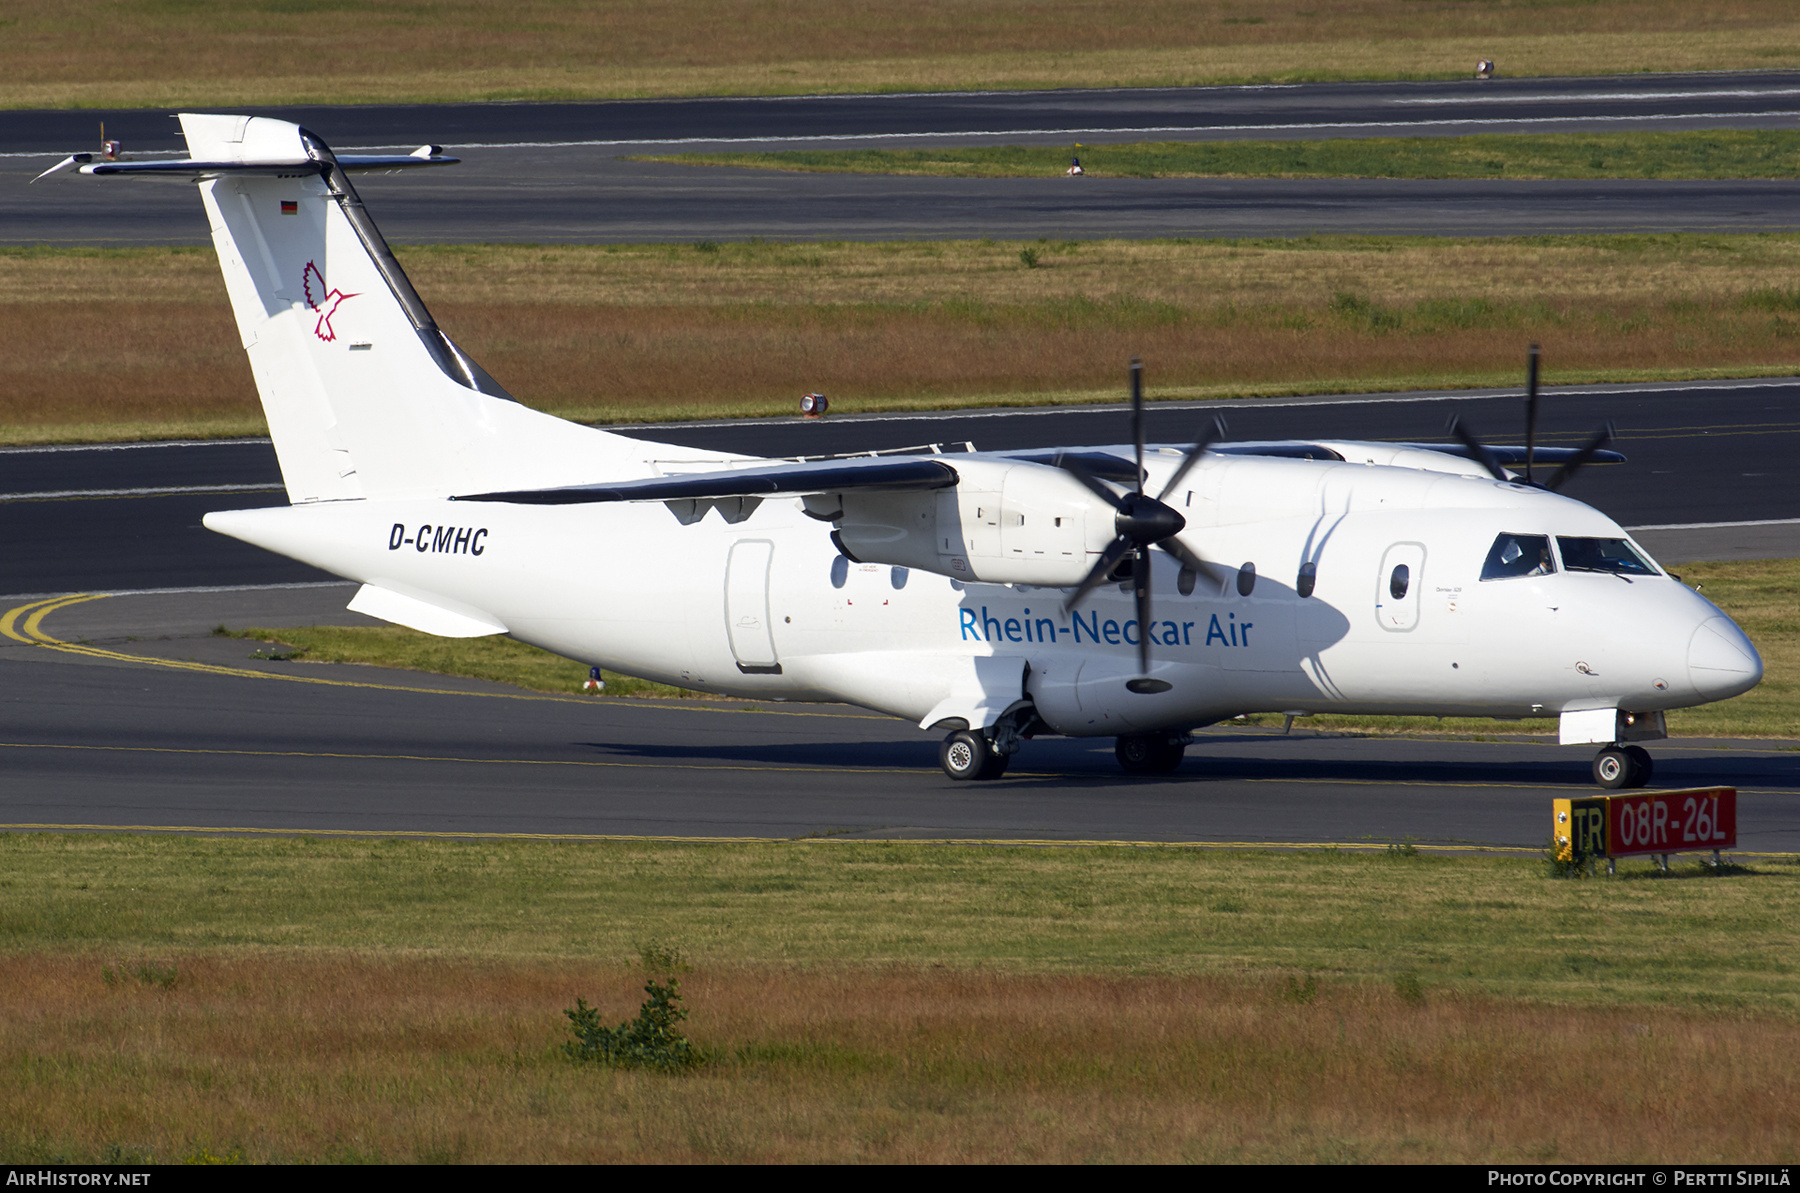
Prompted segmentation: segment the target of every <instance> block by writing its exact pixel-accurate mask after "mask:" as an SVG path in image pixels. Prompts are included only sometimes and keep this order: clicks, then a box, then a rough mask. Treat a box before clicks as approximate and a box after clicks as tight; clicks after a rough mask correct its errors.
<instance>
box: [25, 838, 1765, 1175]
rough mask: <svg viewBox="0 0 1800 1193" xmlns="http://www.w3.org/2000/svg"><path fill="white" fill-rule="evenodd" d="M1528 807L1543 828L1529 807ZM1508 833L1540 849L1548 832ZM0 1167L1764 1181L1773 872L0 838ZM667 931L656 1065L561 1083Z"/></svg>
mask: <svg viewBox="0 0 1800 1193" xmlns="http://www.w3.org/2000/svg"><path fill="white" fill-rule="evenodd" d="M1546 817H1548V809H1546ZM1547 824H1548V821H1547V820H1546V825H1547ZM0 854H3V855H4V863H5V864H4V869H3V871H0V989H4V990H5V991H6V1014H5V1015H4V1016H0V1159H3V1160H5V1161H8V1162H13V1163H40V1162H47V1161H65V1162H73V1163H91V1162H96V1161H109V1160H110V1161H114V1162H127V1163H135V1162H151V1161H163V1162H168V1161H179V1160H183V1159H190V1158H192V1159H207V1158H209V1157H214V1158H217V1157H222V1158H227V1159H231V1158H236V1159H241V1160H247V1161H262V1160H274V1161H307V1160H338V1161H354V1160H364V1161H368V1160H376V1161H407V1160H414V1161H427V1162H445V1161H456V1160H467V1161H494V1162H507V1161H592V1160H600V1161H607V1160H640V1161H672V1160H759V1161H818V1160H826V1161H830V1160H838V1161H844V1160H889V1161H908V1162H916V1161H943V1160H978V1161H981V1160H989V1161H991V1160H1036V1161H1073V1160H1240V1161H1252V1160H1254V1161H1265V1160H1266V1161H1327V1162H1341V1161H1351V1160H1361V1161H1379V1162H1395V1161H1423V1162H1455V1163H1469V1162H1475V1161H1498V1162H1514V1163H1531V1162H1551V1161H1556V1162H1571V1161H1575V1162H1614V1163H1644V1162H1669V1161H1684V1162H1690V1163H1691V1162H1703V1161H1704V1162H1730V1163H1747V1162H1748V1163H1756V1162H1762V1163H1777V1162H1792V1160H1793V1159H1794V1158H1795V1156H1796V1151H1797V1150H1800V1128H1797V1127H1796V1124H1797V1123H1800V1079H1796V1077H1795V1075H1794V1072H1793V1065H1792V1057H1793V1055H1794V1054H1795V1052H1796V1049H1797V1047H1800V1019H1797V1018H1796V1013H1797V1011H1800V1001H1797V996H1800V989H1797V987H1796V985H1795V962H1794V957H1795V949H1794V944H1795V939H1794V936H1795V930H1794V923H1795V910H1796V908H1795V904H1796V898H1797V897H1800V867H1796V866H1795V865H1794V864H1793V859H1791V858H1790V859H1785V860H1778V861H1773V862H1770V861H1764V862H1761V863H1759V864H1758V866H1757V867H1756V868H1755V869H1754V870H1752V871H1737V872H1734V873H1728V874H1726V875H1721V876H1711V875H1703V874H1702V873H1701V872H1700V871H1699V869H1698V868H1697V867H1695V866H1693V865H1692V864H1691V863H1688V864H1681V865H1678V867H1677V870H1676V872H1675V874H1673V875H1672V876H1670V877H1667V878H1659V877H1655V876H1654V875H1653V874H1652V872H1651V871H1650V869H1649V868H1648V866H1647V865H1646V864H1644V863H1642V862H1627V863H1625V864H1623V865H1622V866H1621V872H1620V877H1619V878H1617V879H1596V880H1584V881H1567V880H1557V879H1553V878H1550V877H1548V876H1547V874H1546V871H1545V869H1544V867H1543V865H1542V863H1534V862H1529V861H1523V860H1502V859H1493V858H1476V857H1467V858H1457V859H1454V860H1451V859H1445V858H1438V857H1429V856H1423V855H1420V856H1406V855H1404V854H1380V853H1376V854H1355V853H1350V852H1337V851H1305V852H1287V853H1265V854H1249V853H1225V852H1213V851H1195V850H1145V849H1125V848H1112V849H1049V850H1035V849H983V848H974V847H944V846H929V845H920V844H908V843H880V842H873V843H871V842H846V841H815V842H791V843H785V844H762V845H756V844H746V845H718V846H705V845H701V846H694V845H674V844H652V843H638V844H572V843H562V844H557V843H545V842H517V841H481V842H466V843H451V842H430V841H416V842H400V841H391V840H390V841H379V840H309V839H299V840H292V839H282V838H275V839H268V838H264V839H242V838H239V839H204V838H194V837H181V836H162V837H142V836H140V837H110V836H91V835H90V836H64V837H56V836H43V835H19V834H11V835H6V836H3V837H0ZM645 941H662V942H679V944H680V945H681V946H682V948H683V949H684V950H685V951H686V952H687V954H688V955H689V956H690V957H691V958H692V959H693V962H694V965H695V969H694V972H692V973H690V974H684V975H683V977H682V986H683V990H684V993H685V996H686V1000H687V1005H688V1007H689V1009H690V1010H691V1012H692V1018H691V1019H690V1020H689V1023H688V1025H687V1026H688V1028H689V1032H690V1035H691V1037H692V1038H693V1039H694V1041H695V1042H696V1043H698V1044H700V1045H701V1046H703V1047H704V1048H706V1049H707V1050H708V1051H709V1052H710V1053H711V1058H712V1059H711V1063H709V1064H708V1065H706V1066H705V1067H704V1068H702V1069H701V1070H699V1071H698V1072H696V1073H694V1074H692V1075H689V1076H682V1077H675V1078H670V1077H666V1076H660V1075H647V1074H630V1073H619V1072H612V1071H605V1070H593V1069H578V1068H575V1067H573V1066H571V1065H569V1064H568V1063H567V1062H565V1061H564V1060H563V1059H562V1058H561V1056H560V1055H559V1053H558V1052H557V1045H558V1044H559V1043H560V1042H561V1041H563V1040H565V1039H567V1038H568V1036H567V1025H566V1021H565V1020H564V1018H563V1016H562V1015H561V1011H562V1010H563V1009H564V1008H566V1007H570V1006H572V1005H573V1004H574V1001H575V998H576V997H577V996H582V997H585V998H587V999H588V1000H590V1001H591V1002H592V1003H594V1004H595V1005H596V1006H597V1007H598V1008H599V1009H600V1011H601V1013H602V1015H603V1017H604V1018H606V1019H607V1020H609V1021H614V1022H616V1021H618V1020H620V1019H623V1018H626V1017H628V1016H629V1015H630V1013H631V1012H632V1010H633V1008H635V1007H636V1005H637V1004H638V1003H639V1002H640V1001H641V1000H642V993H641V989H640V988H641V985H642V982H643V980H644V978H645V974H644V972H643V971H642V970H641V969H636V968H634V967H633V966H632V965H631V964H630V963H629V962H628V961H627V960H626V959H627V958H629V957H632V956H634V955H636V954H639V953H640V952H641V951H643V950H642V948H641V943H642V942H645Z"/></svg>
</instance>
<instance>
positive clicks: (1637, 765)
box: [1594, 746, 1656, 791]
mask: <svg viewBox="0 0 1800 1193" xmlns="http://www.w3.org/2000/svg"><path fill="white" fill-rule="evenodd" d="M1655 769H1656V767H1655V763H1653V762H1652V761H1651V760H1650V752H1649V751H1648V750H1646V749H1644V747H1642V746H1608V747H1606V748H1605V749H1604V750H1601V751H1600V752H1599V753H1598V754H1596V755H1594V782H1596V783H1598V784H1600V786H1602V787H1605V788H1607V789H1608V790H1609V791H1618V790H1620V789H1621V788H1627V787H1642V786H1643V785H1644V784H1645V783H1648V782H1649V781H1650V775H1651V773H1652V772H1653V771H1654V770H1655Z"/></svg>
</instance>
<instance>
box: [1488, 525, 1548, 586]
mask: <svg viewBox="0 0 1800 1193" xmlns="http://www.w3.org/2000/svg"><path fill="white" fill-rule="evenodd" d="M1555 570H1556V561H1555V560H1553V559H1551V558H1550V536H1549V535H1547V534H1502V535H1500V537H1498V538H1496V539H1495V540H1494V545H1493V546H1492V547H1491V548H1489V549H1488V555H1487V562H1486V563H1484V564H1482V565H1481V578H1482V579H1483V580H1507V579H1511V578H1512V577H1514V576H1548V575H1549V574H1550V573H1551V572H1554V571H1555Z"/></svg>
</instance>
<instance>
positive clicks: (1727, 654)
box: [1688, 617, 1763, 700]
mask: <svg viewBox="0 0 1800 1193" xmlns="http://www.w3.org/2000/svg"><path fill="white" fill-rule="evenodd" d="M1762 673H1763V666H1762V657H1761V656H1760V655H1758V654H1757V653H1756V647H1754V646H1752V645H1750V639H1748V638H1746V637H1745V636H1744V631H1742V630H1740V629H1738V628H1737V625H1736V623H1735V622H1733V621H1732V620H1731V619H1730V618H1728V617H1713V618H1709V619H1707V620H1706V621H1703V622H1701V623H1700V626H1699V628H1698V629H1696V630H1695V631H1694V636H1693V638H1692V639H1690V640H1689V642H1688V679H1689V680H1690V681H1691V682H1692V683H1693V685H1694V687H1695V688H1696V689H1698V691H1699V692H1700V695H1701V696H1702V697H1703V698H1705V699H1707V700H1724V699H1726V698H1728V697H1731V696H1736V695H1737V694H1738V693H1740V692H1748V691H1749V690H1750V689H1751V688H1753V687H1755V686H1756V685H1757V684H1758V683H1761V682H1762Z"/></svg>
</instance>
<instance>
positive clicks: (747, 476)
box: [451, 459, 957, 505]
mask: <svg viewBox="0 0 1800 1193" xmlns="http://www.w3.org/2000/svg"><path fill="white" fill-rule="evenodd" d="M956 481H957V476H956V470H955V469H954V468H952V467H950V465H948V464H942V463H939V462H938V461H936V460H917V459H913V460H883V459H870V460H869V461H868V462H867V463H846V462H845V461H842V460H821V461H818V462H816V463H811V464H785V465H780V466H778V467H774V468H743V469H735V470H728V471H724V472H699V473H693V474H691V475H688V476H659V477H651V478H648V479H645V480H634V481H615V482H613V483H611V484H605V485H572V486H569V487H567V488H558V489H517V490H513V491H511V492H506V493H474V494H470V495H468V496H462V497H454V498H452V499H451V500H453V501H507V502H513V503H515V504H519V505H582V504H587V503H591V502H604V501H697V500H705V499H710V498H715V497H771V496H777V495H781V494H794V495H800V494H806V493H842V492H845V491H848V490H853V489H887V490H908V489H948V488H951V487H952V486H954V485H955V484H956Z"/></svg>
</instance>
